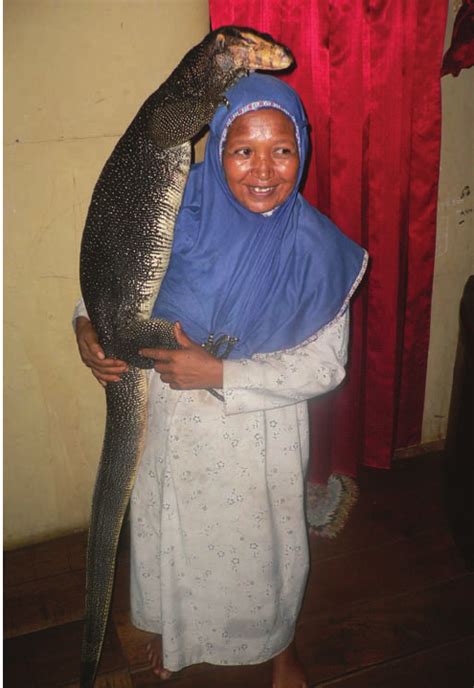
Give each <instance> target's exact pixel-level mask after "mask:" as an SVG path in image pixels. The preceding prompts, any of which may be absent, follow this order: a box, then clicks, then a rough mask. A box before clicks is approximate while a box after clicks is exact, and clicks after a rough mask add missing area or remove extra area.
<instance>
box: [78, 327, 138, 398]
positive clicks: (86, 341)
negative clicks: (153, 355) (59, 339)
mask: <svg viewBox="0 0 474 688" xmlns="http://www.w3.org/2000/svg"><path fill="white" fill-rule="evenodd" d="M76 339H77V345H78V347H79V353H80V354H81V358H82V362H83V363H84V364H85V365H86V366H87V367H88V368H90V369H91V371H92V374H93V375H94V377H95V378H96V379H97V380H98V381H99V382H100V384H101V385H102V386H103V387H105V386H106V385H107V383H108V382H119V380H120V376H121V375H122V373H125V372H126V371H127V370H128V365H127V364H126V363H125V361H120V360H119V359H116V358H105V354H104V352H103V350H102V347H101V346H100V344H99V340H98V339H97V334H96V331H95V330H94V328H93V327H92V323H91V321H90V320H89V319H88V318H84V317H83V316H79V317H78V318H76Z"/></svg>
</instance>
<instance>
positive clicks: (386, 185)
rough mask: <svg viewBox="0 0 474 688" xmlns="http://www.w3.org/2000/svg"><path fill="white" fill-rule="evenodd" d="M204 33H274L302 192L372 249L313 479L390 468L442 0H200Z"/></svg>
mask: <svg viewBox="0 0 474 688" xmlns="http://www.w3.org/2000/svg"><path fill="white" fill-rule="evenodd" d="M210 12H211V22H212V26H213V28H215V27H218V26H222V25H226V24H235V25H237V26H252V27H254V28H255V29H257V30H259V31H264V32H268V33H270V34H271V35H272V36H273V37H274V38H276V39H277V40H280V41H282V42H283V43H285V44H286V45H288V47H289V48H291V49H292V51H293V53H294V55H295V57H296V62H297V68H296V69H295V70H294V71H293V72H292V73H291V74H289V75H288V76H284V77H283V78H284V79H285V80H287V81H288V82H289V83H290V84H291V85H292V86H293V87H294V88H295V89H296V90H297V91H298V93H299V94H300V96H301V98H302V100H303V103H304V106H305V108H306V111H307V114H308V119H309V121H310V123H311V143H312V156H311V161H310V164H309V167H308V171H307V176H306V180H305V185H304V195H305V197H306V198H307V199H308V200H309V201H310V202H311V203H313V204H315V205H316V206H317V207H318V208H319V209H320V210H321V211H322V212H323V213H325V214H327V215H328V216H329V217H331V219H332V220H333V221H334V222H335V223H336V224H337V225H338V226H339V227H340V228H341V229H342V230H343V231H344V232H345V233H346V234H347V235H348V236H350V237H351V238H352V239H354V240H355V241H357V242H358V243H360V244H361V245H363V246H364V247H365V248H367V249H368V251H369V253H370V257H371V260H370V266H369V271H368V277H367V278H366V279H365V281H364V283H363V284H362V286H361V288H360V289H359V291H358V294H357V295H356V297H355V299H354V300H353V305H352V322H351V347H350V360H349V366H348V374H347V379H346V380H345V382H344V384H343V386H342V388H341V389H340V390H338V391H336V392H334V393H331V394H329V395H326V396H325V397H323V398H320V399H317V400H313V401H312V402H311V404H310V414H311V429H312V461H311V467H310V475H309V477H310V480H312V481H315V482H322V481H325V480H326V479H327V477H328V475H329V474H330V473H331V472H338V473H342V474H345V475H349V476H355V475H356V473H357V467H358V465H360V464H361V463H363V464H365V465H369V466H375V467H380V468H388V467H389V466H390V462H391V458H392V456H393V452H394V449H395V448H396V447H400V446H407V445H410V444H416V443H417V442H419V441H420V436H421V421H422V414H423V401H424V388H425V377H426V362H427V354H428V342H429V324H430V303H431V286H432V278H433V262H434V246H435V222H436V201H437V184H438V173H439V151H440V117H441V110H440V83H439V75H440V67H441V61H442V49H443V39H444V29H445V22H446V12H447V0H417V2H410V1H409V0H304V1H301V0H286V2H284V3H279V2H274V0H273V2H271V1H270V0H210Z"/></svg>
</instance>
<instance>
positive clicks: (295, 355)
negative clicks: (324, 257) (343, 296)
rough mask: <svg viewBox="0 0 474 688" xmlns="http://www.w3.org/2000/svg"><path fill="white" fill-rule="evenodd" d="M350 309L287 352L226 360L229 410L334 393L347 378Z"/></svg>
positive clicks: (274, 405)
mask: <svg viewBox="0 0 474 688" xmlns="http://www.w3.org/2000/svg"><path fill="white" fill-rule="evenodd" d="M348 339H349V309H346V311H345V312H344V313H343V314H342V315H340V316H339V317H338V318H336V319H335V320H333V321H332V322H331V323H330V324H329V325H326V326H325V327H324V328H322V329H321V330H320V332H319V333H317V335H316V337H314V338H312V339H311V340H310V341H309V342H307V343H304V344H302V345H301V346H298V347H295V348H294V349H290V350H288V351H282V352H281V351H280V352H277V353H271V354H257V355H255V356H253V357H252V358H250V359H242V360H240V359H239V360H227V361H224V385H223V393H224V404H225V413H226V414H228V415H230V414H234V413H246V412H250V411H264V410H267V409H273V408H277V407H279V406H288V405H289V404H294V403H296V402H299V401H304V400H306V399H310V398H311V397H315V396H318V395H320V394H324V393H326V392H329V391H330V390H332V389H334V388H335V387H337V386H338V385H339V384H340V383H341V382H342V380H343V379H344V377H345V365H346V361H347V345H348Z"/></svg>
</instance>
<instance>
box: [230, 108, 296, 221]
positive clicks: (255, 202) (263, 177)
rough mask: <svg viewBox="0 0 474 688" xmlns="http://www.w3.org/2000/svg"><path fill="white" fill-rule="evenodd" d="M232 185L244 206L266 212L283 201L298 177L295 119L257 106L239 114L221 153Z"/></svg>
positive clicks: (256, 211) (254, 210)
mask: <svg viewBox="0 0 474 688" xmlns="http://www.w3.org/2000/svg"><path fill="white" fill-rule="evenodd" d="M222 164H223V167H224V174H225V178H226V180H227V184H228V185H229V189H230V190H231V192H232V193H233V195H234V196H235V198H236V199H237V200H238V201H239V203H241V204H242V205H243V206H244V207H245V208H247V209H248V210H251V211H252V212H254V213H265V212H268V211H269V210H273V208H276V206H278V205H281V204H282V203H283V202H284V201H285V200H286V199H287V198H288V196H289V195H290V194H291V192H292V191H293V188H294V186H295V184H296V181H297V178H298V169H299V155H298V145H297V142H296V137H295V129H294V126H293V122H292V121H291V120H290V119H289V118H288V117H287V116H286V115H285V114H284V113H283V112H281V111H280V110H276V109H267V110H263V109H262V110H254V111H252V112H247V113H246V114H245V115H241V116H240V117H237V119H236V120H235V121H234V122H232V124H231V126H230V127H229V131H228V133H227V139H226V142H225V145H224V150H223V154H222Z"/></svg>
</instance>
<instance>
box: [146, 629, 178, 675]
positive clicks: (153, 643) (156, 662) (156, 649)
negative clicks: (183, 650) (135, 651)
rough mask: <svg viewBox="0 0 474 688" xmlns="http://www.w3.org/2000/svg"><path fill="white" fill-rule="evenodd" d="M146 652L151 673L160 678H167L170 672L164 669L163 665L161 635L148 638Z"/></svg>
mask: <svg viewBox="0 0 474 688" xmlns="http://www.w3.org/2000/svg"><path fill="white" fill-rule="evenodd" d="M146 652H147V655H148V659H149V661H150V664H151V668H152V670H153V673H154V674H156V675H157V676H159V677H160V678H161V679H167V678H169V677H170V676H171V673H172V672H171V671H168V669H165V668H164V666H163V650H162V646H161V635H155V636H154V637H153V638H152V639H151V640H150V642H149V643H148V645H147V646H146Z"/></svg>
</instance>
